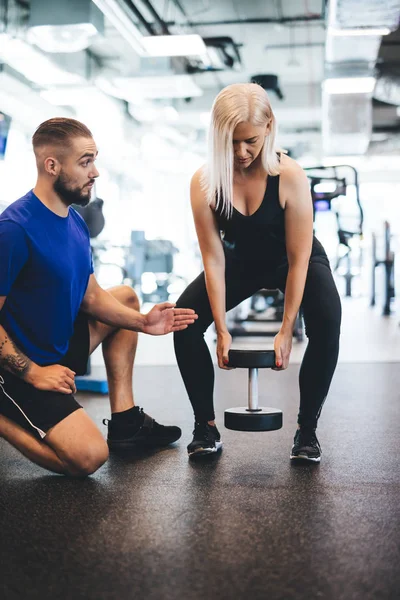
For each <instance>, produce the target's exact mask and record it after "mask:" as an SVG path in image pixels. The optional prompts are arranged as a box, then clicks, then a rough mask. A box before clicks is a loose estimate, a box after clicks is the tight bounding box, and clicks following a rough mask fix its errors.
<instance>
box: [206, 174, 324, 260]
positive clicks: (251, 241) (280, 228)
mask: <svg viewBox="0 0 400 600" xmlns="http://www.w3.org/2000/svg"><path fill="white" fill-rule="evenodd" d="M214 212H215V216H216V218H217V222H218V226H219V229H220V231H221V232H222V234H223V235H222V239H223V243H224V246H226V247H227V248H229V249H231V250H232V251H233V253H234V255H235V256H236V257H237V258H244V259H252V260H254V259H256V260H265V261H267V262H269V263H271V264H275V265H279V264H282V263H285V262H287V253H286V238H285V211H284V209H283V208H282V207H281V205H280V203H279V175H276V176H271V175H269V176H268V177H267V184H266V189H265V194H264V198H263V200H262V202H261V204H260V206H259V207H258V209H257V210H256V211H255V212H254V213H253V214H251V215H249V216H246V215H243V214H242V213H241V212H239V211H238V210H236V208H233V212H232V216H231V217H230V218H227V217H226V216H225V215H223V214H222V211H221V207H220V206H217V207H216V208H215V209H214ZM311 255H312V256H314V255H325V250H324V248H323V246H322V244H321V243H320V242H319V241H318V240H317V238H316V237H315V236H314V237H313V245H312V252H311Z"/></svg>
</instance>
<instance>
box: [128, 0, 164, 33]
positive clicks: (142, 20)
mask: <svg viewBox="0 0 400 600" xmlns="http://www.w3.org/2000/svg"><path fill="white" fill-rule="evenodd" d="M124 2H125V4H126V6H127V7H128V8H129V9H130V10H131V11H132V12H133V14H134V15H135V17H136V18H137V19H138V20H139V23H141V25H143V27H144V28H145V29H146V31H147V32H148V33H149V34H150V35H156V34H157V32H156V30H155V29H154V27H153V25H152V24H151V23H149V22H148V21H146V19H145V18H144V16H143V15H142V13H141V12H140V10H139V9H138V8H137V7H136V6H135V5H134V4H133V2H132V1H131V0H124Z"/></svg>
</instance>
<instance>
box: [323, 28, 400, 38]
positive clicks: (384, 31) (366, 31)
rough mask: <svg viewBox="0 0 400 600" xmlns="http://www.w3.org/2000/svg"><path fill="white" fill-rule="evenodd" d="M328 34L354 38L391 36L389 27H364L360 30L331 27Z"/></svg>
mask: <svg viewBox="0 0 400 600" xmlns="http://www.w3.org/2000/svg"><path fill="white" fill-rule="evenodd" d="M328 33H330V34H331V35H334V36H354V35H358V36H360V35H389V33H391V31H390V29H389V27H362V28H359V29H350V28H348V29H337V28H336V27H329V28H328Z"/></svg>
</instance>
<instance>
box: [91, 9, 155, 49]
mask: <svg viewBox="0 0 400 600" xmlns="http://www.w3.org/2000/svg"><path fill="white" fill-rule="evenodd" d="M93 2H94V3H95V4H96V6H97V7H98V8H99V9H100V10H101V11H102V13H103V14H104V16H105V17H106V18H107V19H108V20H109V21H110V23H111V24H112V25H113V26H114V27H115V29H116V30H117V31H118V32H119V33H120V34H121V36H122V37H123V38H124V39H125V40H126V41H127V42H128V44H130V46H131V47H132V48H133V49H134V50H135V52H137V53H138V54H139V56H145V55H146V54H147V52H146V50H145V48H144V46H143V43H142V40H143V35H142V34H141V33H140V31H139V29H138V28H137V27H136V25H135V24H134V22H133V21H132V19H131V18H130V17H129V15H128V14H127V13H126V12H125V10H124V9H123V8H122V5H120V4H119V3H118V1H117V0H93Z"/></svg>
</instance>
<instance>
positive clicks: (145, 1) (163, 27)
mask: <svg viewBox="0 0 400 600" xmlns="http://www.w3.org/2000/svg"><path fill="white" fill-rule="evenodd" d="M141 2H142V3H143V4H144V5H145V7H146V8H147V9H148V11H149V12H150V14H151V15H152V16H153V17H154V19H155V20H156V23H158V25H159V26H160V27H161V31H162V33H163V34H164V35H169V33H170V31H169V30H168V26H167V24H166V23H165V21H163V20H162V18H161V17H160V15H159V14H158V12H157V11H156V9H155V8H154V6H153V5H152V3H151V2H150V1H149V0H141Z"/></svg>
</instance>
